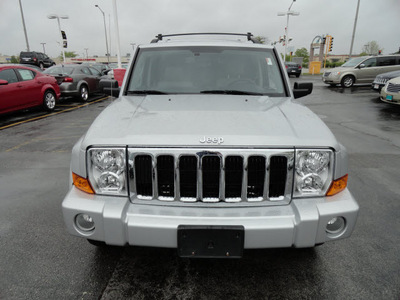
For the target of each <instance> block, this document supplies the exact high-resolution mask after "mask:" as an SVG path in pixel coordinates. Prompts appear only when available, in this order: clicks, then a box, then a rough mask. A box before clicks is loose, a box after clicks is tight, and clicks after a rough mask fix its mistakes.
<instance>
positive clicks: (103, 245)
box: [87, 239, 107, 247]
mask: <svg viewBox="0 0 400 300" xmlns="http://www.w3.org/2000/svg"><path fill="white" fill-rule="evenodd" d="M87 241H88V242H89V244H91V245H93V246H96V247H106V246H107V245H106V243H104V242H102V241H95V240H91V239H87Z"/></svg>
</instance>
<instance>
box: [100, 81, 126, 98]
mask: <svg viewBox="0 0 400 300" xmlns="http://www.w3.org/2000/svg"><path fill="white" fill-rule="evenodd" d="M99 87H100V90H102V91H103V93H104V94H106V95H109V96H113V97H118V95H119V92H120V90H121V89H120V87H119V86H118V81H116V80H114V79H101V80H100V82H99Z"/></svg>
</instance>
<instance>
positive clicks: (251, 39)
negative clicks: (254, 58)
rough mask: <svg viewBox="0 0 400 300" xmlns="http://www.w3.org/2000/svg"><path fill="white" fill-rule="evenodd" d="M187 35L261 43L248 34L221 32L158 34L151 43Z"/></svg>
mask: <svg viewBox="0 0 400 300" xmlns="http://www.w3.org/2000/svg"><path fill="white" fill-rule="evenodd" d="M187 35H236V36H246V37H247V40H248V41H252V42H253V43H255V44H259V43H260V42H259V41H258V40H256V39H254V38H253V35H252V34H251V33H250V32H248V33H220V32H200V33H176V34H164V35H163V34H161V33H160V34H158V35H156V38H155V39H154V40H152V41H151V43H157V42H159V41H162V39H163V38H165V37H171V36H187Z"/></svg>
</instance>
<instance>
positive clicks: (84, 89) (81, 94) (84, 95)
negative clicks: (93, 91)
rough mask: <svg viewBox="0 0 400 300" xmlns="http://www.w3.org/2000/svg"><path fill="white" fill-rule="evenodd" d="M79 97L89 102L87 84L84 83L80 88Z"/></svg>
mask: <svg viewBox="0 0 400 300" xmlns="http://www.w3.org/2000/svg"><path fill="white" fill-rule="evenodd" d="M79 99H80V100H82V101H83V102H87V101H88V99H89V90H88V88H87V86H86V85H84V84H82V85H81V87H80V88H79Z"/></svg>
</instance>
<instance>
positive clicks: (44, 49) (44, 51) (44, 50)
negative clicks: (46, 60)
mask: <svg viewBox="0 0 400 300" xmlns="http://www.w3.org/2000/svg"><path fill="white" fill-rule="evenodd" d="M40 44H42V46H43V53H44V54H46V48H45V47H44V45H46V43H40Z"/></svg>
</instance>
